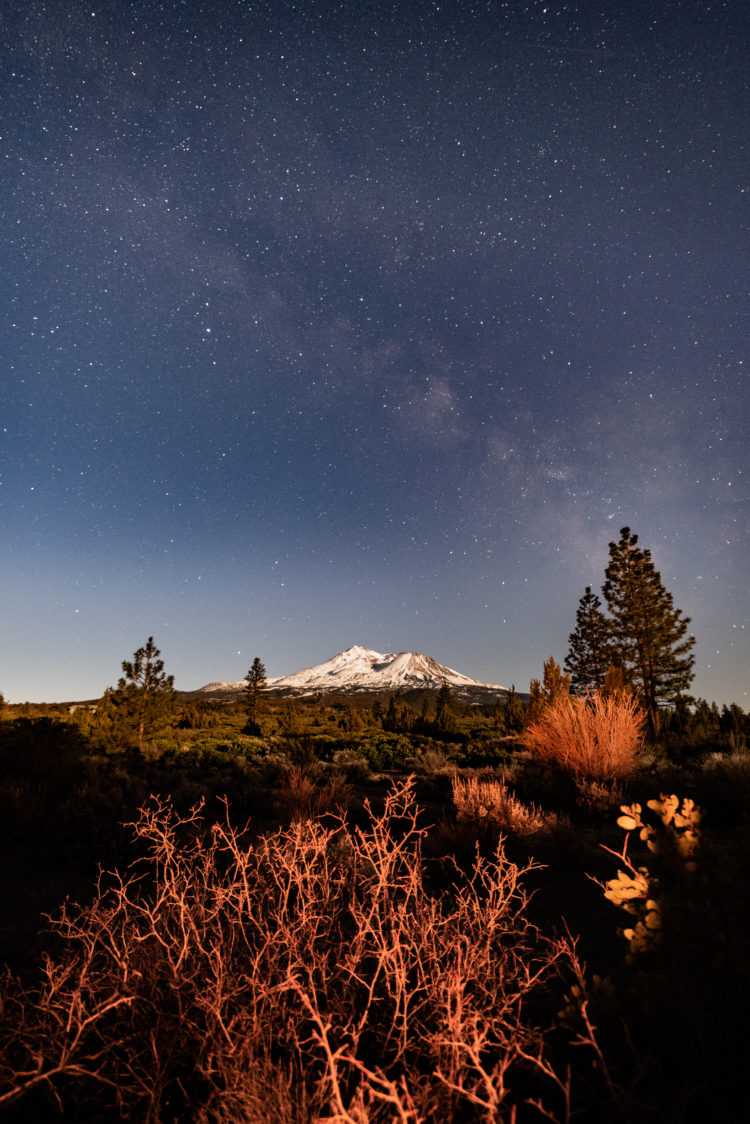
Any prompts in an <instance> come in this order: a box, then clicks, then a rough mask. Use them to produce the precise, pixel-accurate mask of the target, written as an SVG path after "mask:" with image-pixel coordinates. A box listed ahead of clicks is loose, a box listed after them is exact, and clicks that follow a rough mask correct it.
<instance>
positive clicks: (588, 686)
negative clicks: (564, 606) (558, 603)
mask: <svg viewBox="0 0 750 1124" xmlns="http://www.w3.org/2000/svg"><path fill="white" fill-rule="evenodd" d="M568 644H569V648H568V654H567V656H566V657H565V664H564V666H565V670H566V671H567V672H568V674H569V675H570V679H571V683H572V685H573V688H574V689H575V690H576V691H601V690H602V688H603V687H604V682H605V680H606V677H607V669H608V668H609V665H610V664H611V663H612V630H611V627H610V623H609V621H608V620H607V618H606V617H605V615H604V613H603V612H602V603H601V601H600V600H599V598H598V597H597V595H596V594H595V593H592V592H591V586H590V585H587V586H586V591H585V593H584V595H583V597H582V598H581V600H580V601H579V603H578V611H577V612H576V627H575V631H574V632H571V634H570V636H569V637H568Z"/></svg>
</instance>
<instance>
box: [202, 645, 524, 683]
mask: <svg viewBox="0 0 750 1124" xmlns="http://www.w3.org/2000/svg"><path fill="white" fill-rule="evenodd" d="M443 683H447V684H448V686H449V687H451V688H452V689H453V690H454V691H455V692H456V693H457V694H463V693H464V692H467V693H471V692H472V691H475V690H477V689H479V690H481V691H496V692H505V691H506V690H507V688H505V687H500V686H499V685H498V684H496V683H481V682H480V681H479V680H477V679H471V678H470V677H469V676H468V675H463V674H462V673H461V672H460V671H454V669H453V668H450V667H446V666H445V665H444V664H441V663H438V661H437V660H435V659H432V657H431V656H424V655H422V653H421V652H390V653H388V654H383V653H381V652H375V651H373V650H372V649H371V648H361V647H359V646H358V645H354V646H353V647H351V648H347V650H346V651H345V652H339V653H338V655H335V656H333V657H332V659H330V660H327V661H326V662H325V663H321V664H317V665H316V666H315V667H306V668H303V669H302V670H301V671H297V672H295V673H294V674H293V675H284V676H280V677H278V678H276V679H269V680H268V687H269V689H270V690H272V691H280V692H284V693H285V694H286V693H290V694H296V695H311V694H316V693H318V692H320V691H325V692H331V693H336V694H358V693H359V694H381V693H382V694H387V693H391V692H394V691H404V690H414V689H419V688H428V689H433V690H434V689H437V688H439V687H441V686H442V685H443ZM244 686H245V683H244V681H243V680H240V681H239V682H234V683H209V684H207V685H206V686H205V687H202V688H201V692H204V693H210V692H219V691H238V690H242V689H243V688H244Z"/></svg>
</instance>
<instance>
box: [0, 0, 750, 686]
mask: <svg viewBox="0 0 750 1124" xmlns="http://www.w3.org/2000/svg"><path fill="white" fill-rule="evenodd" d="M15 7H16V12H15V14H10V15H8V14H6V15H4V16H3V17H0V19H1V20H2V22H1V23H0V33H1V34H2V42H3V43H4V44H5V49H4V66H3V68H2V77H0V107H1V108H0V123H1V126H2V127H1V128H0V134H1V136H0V157H1V158H2V171H3V174H2V180H1V181H0V207H1V209H2V213H3V231H4V239H3V242H4V245H3V267H2V272H1V274H0V285H1V286H2V301H1V302H0V317H1V319H0V359H1V361H2V370H3V402H2V421H1V424H0V430H1V431H2V432H1V434H0V436H1V437H2V445H1V446H0V448H1V449H2V454H1V458H2V459H1V463H0V469H1V470H2V476H1V477H0V505H1V508H2V511H1V514H2V521H3V535H2V540H1V546H0V551H1V554H0V561H1V563H2V569H1V570H0V574H1V575H2V578H1V581H2V587H1V588H2V594H3V608H4V616H5V643H4V645H3V650H2V653H1V654H0V690H2V691H3V692H4V694H5V695H6V697H7V698H9V699H11V700H12V701H20V700H22V699H25V698H32V699H37V700H39V699H48V700H53V699H65V698H83V697H93V696H96V695H98V694H100V693H101V692H102V690H103V689H104V688H105V687H106V686H107V685H108V684H111V683H113V682H114V681H115V680H116V679H117V677H118V675H119V671H120V661H121V660H122V659H123V658H126V657H128V656H129V655H130V654H131V653H132V652H133V651H134V649H135V648H136V647H138V646H140V645H141V644H142V643H143V642H144V640H145V639H146V637H147V636H148V635H151V634H153V635H154V637H155V638H156V641H157V643H158V644H159V646H160V647H161V649H162V654H163V656H164V658H165V662H166V664H167V670H168V671H170V672H174V673H175V674H176V680H177V686H178V687H180V688H183V689H190V688H193V687H197V686H200V685H201V684H202V683H205V682H207V681H208V680H211V679H237V678H241V677H242V676H243V675H244V673H245V671H246V670H247V667H249V665H250V663H251V662H252V658H253V657H254V656H256V655H259V656H260V657H261V658H262V659H263V660H264V663H265V664H266V667H267V669H268V671H269V674H273V675H281V674H286V673H289V672H292V671H295V670H297V669H298V668H300V667H303V666H309V665H312V664H316V663H320V662H322V661H323V660H325V659H328V658H329V657H330V656H331V655H333V654H334V653H335V652H337V651H339V650H341V649H343V648H346V647H348V646H349V645H351V644H362V645H364V646H366V647H371V648H375V649H378V650H382V651H398V650H403V649H409V650H420V651H423V652H426V653H427V654H428V655H431V656H433V657H435V658H436V659H438V660H440V661H441V662H443V663H446V664H448V665H449V666H451V667H456V668H458V669H460V670H461V671H462V672H464V673H465V674H467V675H471V676H473V677H475V678H479V679H482V680H485V681H490V682H499V683H505V684H507V685H510V683H511V682H514V683H515V684H516V686H518V687H519V688H521V689H526V687H527V686H528V681H529V678H530V677H531V676H532V675H534V676H538V675H539V674H540V672H541V666H542V661H543V660H544V659H545V658H546V657H548V656H549V655H551V654H553V655H555V656H556V658H557V659H558V660H562V659H563V657H564V655H565V652H566V649H567V636H568V633H569V632H570V631H571V630H572V629H573V627H574V625H575V610H576V607H577V604H578V600H579V598H580V597H581V595H582V593H583V590H584V587H585V586H586V585H593V586H594V587H599V586H600V585H601V583H602V581H603V572H604V567H605V565H606V562H607V544H608V542H609V541H610V540H612V539H617V538H618V536H619V529H620V527H622V526H623V525H626V524H627V525H629V526H630V527H631V528H632V529H633V530H634V531H636V532H637V533H638V534H639V536H640V539H641V542H642V544H643V545H644V546H648V547H650V548H651V550H652V552H653V555H654V560H655V562H656V564H657V566H658V567H659V568H660V570H661V573H662V577H663V580H664V583H665V585H666V586H667V588H668V589H669V590H670V591H671V592H672V593H673V594H674V598H675V603H676V605H677V606H678V607H679V608H680V609H681V610H682V611H683V612H684V613H686V614H688V615H689V616H691V617H692V621H693V623H692V628H693V630H694V632H695V634H696V637H697V646H696V657H697V659H696V681H695V684H694V690H695V693H696V694H699V695H703V696H706V697H708V698H712V699H717V700H718V701H720V702H721V701H727V702H728V701H731V700H735V701H737V702H739V703H740V704H741V705H743V706H747V705H748V703H749V701H750V700H749V696H748V692H749V691H750V680H749V678H748V674H747V669H748V665H749V664H750V625H748V603H749V601H748V556H749V552H748V546H749V545H750V544H749V543H748V537H749V535H748V529H749V527H750V520H749V519H748V491H747V472H746V471H745V472H744V474H743V470H744V469H746V465H747V453H746V449H747V432H748V421H749V418H748V413H749V411H748V396H749V395H748V390H749V388H748V369H749V368H750V356H749V355H748V338H749V332H748V329H749V328H750V281H749V276H748V226H749V223H748V200H749V196H750V191H749V188H748V140H747V138H748V136H750V96H749V94H750V91H749V90H748V84H749V83H748V76H749V75H750V71H748V67H747V58H748V53H749V48H750V43H748V38H749V37H748V21H747V8H746V5H745V4H744V3H740V2H737V3H731V2H730V3H727V4H724V5H714V4H700V3H695V2H694V0H689V2H688V0H685V2H684V3H679V2H672V3H660V2H658V0H657V2H655V3H652V4H648V5H630V4H624V5H619V6H618V7H617V8H615V7H614V6H612V5H598V4H575V3H572V4H565V5H562V4H560V5H545V4H543V3H529V4H528V5H523V4H515V3H508V4H502V3H485V4H481V5H477V4H471V3H440V4H436V3H435V4H432V3H429V4H428V3H424V4H422V3H417V2H410V3H403V4H392V3H388V2H387V0H386V2H383V3H378V4H371V5H370V4H367V5H363V4H355V3H346V4H341V5H337V4H333V3H315V2H305V3H302V4H299V5H298V6H295V5H293V4H290V3H283V2H275V3H265V2H264V3H242V2H240V3H237V2H235V3H229V2H227V0H216V2H215V3H213V4H211V5H206V6H205V9H204V11H203V12H201V11H199V10H195V6H194V5H188V4H183V3H162V4H154V3H151V2H149V3H146V2H143V3H133V4H128V5H125V4H123V3H121V2H119V0H118V2H111V3H109V4H106V5H99V4H91V5H83V4H80V3H77V2H76V0H67V2H65V3H30V4H27V5H17V6H15Z"/></svg>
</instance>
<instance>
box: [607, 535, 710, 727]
mask: <svg viewBox="0 0 750 1124" xmlns="http://www.w3.org/2000/svg"><path fill="white" fill-rule="evenodd" d="M605 576H606V581H605V583H604V586H603V588H602V592H603V593H604V597H605V599H606V602H607V608H608V609H609V613H610V621H611V631H612V644H613V650H614V656H615V658H614V661H613V662H615V663H618V664H619V665H620V666H622V667H623V669H624V670H625V674H626V676H627V677H628V678H629V679H630V681H631V682H632V683H633V686H634V687H635V688H636V689H638V690H639V691H640V692H641V696H642V699H643V704H644V706H645V709H646V713H647V715H648V721H649V727H650V730H651V733H652V735H653V734H655V733H656V732H657V730H658V728H659V715H658V704H659V702H660V701H663V702H673V701H675V700H676V699H677V698H678V697H679V696H680V695H681V693H682V692H683V691H686V690H687V689H688V687H689V686H690V683H691V681H692V678H693V664H694V663H695V657H694V656H693V655H692V654H691V649H692V647H693V645H694V644H695V637H694V636H692V635H690V634H688V625H689V624H690V618H689V617H684V616H683V615H682V613H681V612H680V610H679V609H675V607H674V602H673V599H672V595H671V593H668V592H667V590H666V589H665V588H664V585H663V584H662V580H661V575H660V573H659V571H658V570H657V569H656V568H655V566H654V564H653V562H652V561H651V552H650V551H649V550H644V549H643V548H642V547H640V546H638V536H637V535H634V534H632V532H631V530H630V528H629V527H623V528H622V530H621V531H620V541H619V542H616V543H615V542H611V543H610V544H609V565H608V566H607V570H606V575H605Z"/></svg>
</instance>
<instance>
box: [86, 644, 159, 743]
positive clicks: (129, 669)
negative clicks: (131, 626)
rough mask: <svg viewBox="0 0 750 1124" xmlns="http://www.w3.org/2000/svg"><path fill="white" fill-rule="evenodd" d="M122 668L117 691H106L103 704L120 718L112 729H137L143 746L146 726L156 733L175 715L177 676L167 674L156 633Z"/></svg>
mask: <svg viewBox="0 0 750 1124" xmlns="http://www.w3.org/2000/svg"><path fill="white" fill-rule="evenodd" d="M122 670H123V675H122V676H121V678H120V679H119V680H118V681H117V688H116V690H114V691H112V690H107V691H105V696H104V700H103V703H104V706H105V708H106V706H110V707H111V708H112V710H113V714H116V715H117V717H118V718H119V722H117V721H115V722H114V724H113V728H117V727H118V726H119V729H120V730H123V731H125V730H127V729H128V728H130V729H131V730H132V729H135V730H137V734H138V745H139V747H140V748H141V749H142V748H143V745H144V738H145V733H146V729H147V728H148V731H149V733H150V734H152V735H153V734H154V733H155V732H156V730H157V728H158V727H159V726H164V725H165V724H167V723H168V722H169V721H170V720H171V718H172V714H173V710H174V699H175V692H174V675H166V674H165V673H164V660H163V659H161V652H160V651H159V649H158V648H157V647H156V645H155V644H154V638H153V636H149V638H148V640H147V641H146V643H145V645H144V646H143V647H142V648H139V649H138V650H137V651H136V652H135V653H134V655H133V659H132V660H123V661H122Z"/></svg>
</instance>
